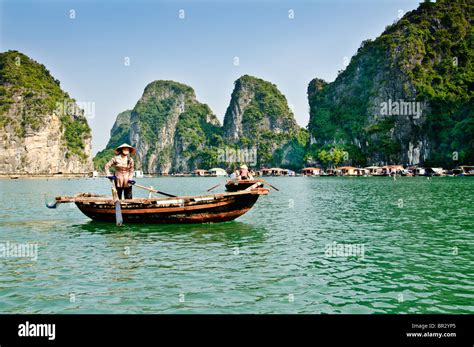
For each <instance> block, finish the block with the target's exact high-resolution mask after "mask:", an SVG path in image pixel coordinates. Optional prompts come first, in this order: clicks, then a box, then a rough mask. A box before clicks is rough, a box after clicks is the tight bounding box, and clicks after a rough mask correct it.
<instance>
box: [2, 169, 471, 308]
mask: <svg viewBox="0 0 474 347" xmlns="http://www.w3.org/2000/svg"><path fill="white" fill-rule="evenodd" d="M222 181H223V179H222V178H148V179H141V180H140V183H142V184H144V185H153V186H154V187H155V188H158V189H160V190H162V191H165V192H170V193H175V194H201V193H203V192H204V191H205V190H206V189H207V188H209V187H211V186H213V185H215V184H217V183H220V182H222ZM268 181H269V182H270V183H272V184H274V185H275V186H277V187H278V188H280V192H274V191H272V192H271V194H270V195H268V196H263V197H261V198H260V199H259V201H258V202H257V204H256V205H255V206H254V208H253V209H252V210H251V211H250V212H248V213H247V214H245V215H244V216H242V217H240V218H238V219H237V220H236V221H233V222H227V223H221V224H206V225H186V226H184V225H165V226H162V225H127V226H124V227H117V226H115V225H113V224H105V223H97V222H92V221H90V220H89V219H88V218H87V217H85V216H84V215H82V214H81V212H80V211H79V210H78V209H77V208H76V207H75V205H73V204H69V205H62V206H60V207H58V209H56V210H49V209H46V208H45V207H44V200H45V196H46V197H47V198H48V199H51V198H52V197H54V196H56V195H68V194H74V193H76V192H80V191H89V192H97V193H102V194H108V193H109V183H108V181H105V180H104V179H99V178H98V179H70V180H68V179H49V180H46V179H29V180H28V179H19V180H9V179H2V180H0V191H1V198H0V243H4V244H6V243H7V242H10V245H11V244H30V245H37V247H38V248H37V259H36V260H34V259H32V258H31V257H21V258H20V257H14V256H11V254H10V256H9V257H2V258H0V312H1V313H7V312H14V313H473V312H474V266H473V264H474V252H473V251H474V242H473V241H474V225H473V222H474V218H473V214H474V209H473V205H474V179H473V178H461V177H435V178H433V179H432V180H431V181H430V180H427V179H426V178H418V177H406V178H400V179H398V180H396V181H393V180H392V179H390V178H334V177H326V178H323V177H320V178H311V177H294V178H293V177H291V178H279V177H275V178H268ZM217 191H218V190H217ZM134 194H135V196H146V193H145V192H143V191H140V190H138V189H137V188H135V190H134ZM333 242H337V244H342V245H349V246H350V247H353V248H352V249H353V250H358V251H353V253H337V252H336V253H335V254H328V252H327V245H328V244H329V245H331V244H333ZM344 247H345V246H344ZM331 255H332V256H331Z"/></svg>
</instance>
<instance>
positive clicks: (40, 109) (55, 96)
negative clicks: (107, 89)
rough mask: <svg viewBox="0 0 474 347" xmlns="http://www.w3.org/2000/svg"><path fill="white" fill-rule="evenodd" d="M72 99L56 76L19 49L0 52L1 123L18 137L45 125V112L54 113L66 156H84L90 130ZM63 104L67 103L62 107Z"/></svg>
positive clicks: (0, 124)
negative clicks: (56, 116) (71, 110)
mask: <svg viewBox="0 0 474 347" xmlns="http://www.w3.org/2000/svg"><path fill="white" fill-rule="evenodd" d="M74 103H75V101H74V99H71V98H70V97H69V95H68V94H67V93H66V92H64V91H63V90H62V89H61V87H60V83H59V81H58V80H56V79H54V77H53V76H51V74H50V72H49V71H48V70H47V69H46V67H45V66H44V65H42V64H39V63H37V62H36V61H34V60H32V59H30V58H29V57H27V56H26V55H24V54H23V53H20V52H18V51H8V52H4V53H0V127H1V128H3V127H6V126H10V127H11V129H12V130H13V131H14V133H15V135H17V136H18V137H23V136H24V135H25V133H26V132H27V131H29V130H32V131H37V130H39V129H40V128H41V127H42V126H44V125H45V116H46V115H49V114H52V113H55V114H57V115H58V116H59V118H60V120H61V124H62V126H63V129H64V137H63V140H64V143H65V145H66V147H67V149H68V152H67V153H66V156H69V155H72V154H76V155H78V156H79V157H80V158H82V159H85V156H86V155H85V153H84V140H85V139H86V138H90V136H91V135H90V133H91V130H90V128H89V125H88V124H87V120H86V118H85V117H84V116H83V115H82V113H80V112H73V114H71V113H70V112H64V110H70V109H74V110H77V108H75V107H68V106H69V105H71V104H72V105H74ZM64 105H66V107H64Z"/></svg>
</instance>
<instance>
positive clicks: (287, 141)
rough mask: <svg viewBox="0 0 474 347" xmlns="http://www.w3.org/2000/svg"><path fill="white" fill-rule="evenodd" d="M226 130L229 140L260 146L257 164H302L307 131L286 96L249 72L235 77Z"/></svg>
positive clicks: (227, 140)
mask: <svg viewBox="0 0 474 347" xmlns="http://www.w3.org/2000/svg"><path fill="white" fill-rule="evenodd" d="M223 130H224V138H225V140H226V143H228V144H233V145H236V146H237V147H238V148H242V149H251V150H256V153H257V162H256V163H255V164H256V166H286V167H299V166H301V164H302V159H303V154H304V149H303V148H304V146H305V142H306V140H305V134H304V132H305V131H304V130H302V129H300V127H299V126H298V125H297V124H296V121H295V118H294V115H293V113H292V112H291V110H290V109H289V107H288V102H287V100H286V98H285V96H284V95H283V94H282V93H281V92H280V91H279V90H278V88H277V87H276V86H275V85H274V84H272V83H270V82H267V81H264V80H262V79H259V78H256V77H252V76H248V75H244V76H242V77H240V78H239V79H238V80H237V81H235V87H234V90H233V92H232V96H231V101H230V104H229V107H228V108H227V111H226V114H225V116H224V126H223ZM255 164H254V165H255Z"/></svg>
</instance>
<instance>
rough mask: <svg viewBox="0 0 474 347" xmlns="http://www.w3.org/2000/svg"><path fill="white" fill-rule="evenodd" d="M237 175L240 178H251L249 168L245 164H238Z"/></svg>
mask: <svg viewBox="0 0 474 347" xmlns="http://www.w3.org/2000/svg"><path fill="white" fill-rule="evenodd" d="M239 176H240V179H242V180H251V179H253V177H252V175H250V172H249V168H248V167H247V165H245V164H244V165H241V166H240V170H239Z"/></svg>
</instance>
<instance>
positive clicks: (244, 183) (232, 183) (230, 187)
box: [225, 179, 263, 192]
mask: <svg viewBox="0 0 474 347" xmlns="http://www.w3.org/2000/svg"><path fill="white" fill-rule="evenodd" d="M257 183H258V185H257V187H263V182H261V181H260V180H237V179H235V180H227V182H226V184H225V189H226V190H227V191H228V192H237V191H240V190H245V189H247V188H249V187H251V186H252V185H254V184H257Z"/></svg>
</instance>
